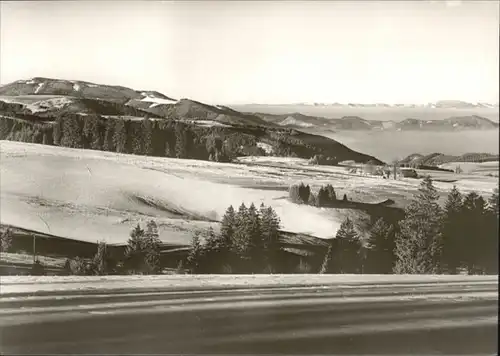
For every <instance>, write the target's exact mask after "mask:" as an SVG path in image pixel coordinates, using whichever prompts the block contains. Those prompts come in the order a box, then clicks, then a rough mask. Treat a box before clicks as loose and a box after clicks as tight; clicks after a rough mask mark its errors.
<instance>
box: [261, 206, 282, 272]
mask: <svg viewBox="0 0 500 356" xmlns="http://www.w3.org/2000/svg"><path fill="white" fill-rule="evenodd" d="M259 213H260V221H261V222H260V223H261V231H260V233H261V236H262V240H263V249H264V258H265V261H264V264H266V265H267V267H268V269H270V270H274V271H276V270H279V269H281V266H279V261H278V260H279V257H280V251H281V247H280V241H279V238H280V236H279V230H280V223H281V222H280V218H279V217H278V215H277V214H276V212H275V211H274V209H273V208H272V207H270V206H269V207H266V206H265V205H264V204H263V203H262V204H261V206H260V208H259Z"/></svg>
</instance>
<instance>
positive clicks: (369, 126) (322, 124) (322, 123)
mask: <svg viewBox="0 0 500 356" xmlns="http://www.w3.org/2000/svg"><path fill="white" fill-rule="evenodd" d="M253 114H254V115H256V116H259V117H261V118H262V119H263V120H266V121H267V122H271V123H274V124H276V125H279V126H284V127H293V128H302V129H307V128H310V129H312V128H318V129H320V128H321V129H330V130H338V131H342V130H356V131H409V130H412V131H457V130H492V129H498V127H499V124H498V123H496V122H493V121H491V120H490V119H487V118H485V117H481V116H478V115H466V116H456V117H449V118H447V119H444V120H420V119H411V118H409V119H405V120H402V121H392V120H389V121H381V120H365V119H363V118H361V117H359V116H343V117H341V118H338V119H336V118H325V117H318V116H310V115H304V114H301V113H293V114H283V115H278V114H263V113H253Z"/></svg>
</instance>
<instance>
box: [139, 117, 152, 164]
mask: <svg viewBox="0 0 500 356" xmlns="http://www.w3.org/2000/svg"><path fill="white" fill-rule="evenodd" d="M141 129H142V130H141V131H142V133H141V138H142V142H143V144H142V154H144V155H146V156H152V155H153V126H152V124H151V120H149V119H148V118H144V119H143V120H142V122H141Z"/></svg>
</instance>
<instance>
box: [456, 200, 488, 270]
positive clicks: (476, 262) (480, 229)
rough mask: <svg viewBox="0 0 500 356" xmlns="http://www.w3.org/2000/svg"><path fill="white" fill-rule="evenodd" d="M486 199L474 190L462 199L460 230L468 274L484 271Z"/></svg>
mask: <svg viewBox="0 0 500 356" xmlns="http://www.w3.org/2000/svg"><path fill="white" fill-rule="evenodd" d="M486 209H487V206H486V201H485V200H484V198H483V197H482V196H480V195H478V194H477V193H476V192H471V193H469V194H467V195H466V196H465V198H464V201H463V214H462V219H463V220H462V222H463V226H462V230H463V233H464V235H465V237H464V241H465V246H464V249H465V250H466V251H467V255H466V266H467V270H468V272H469V274H482V273H484V272H485V263H484V261H485V259H486V258H485V256H486V255H487V254H488V251H487V248H488V246H489V244H488V223H487V221H488V219H487V210H486Z"/></svg>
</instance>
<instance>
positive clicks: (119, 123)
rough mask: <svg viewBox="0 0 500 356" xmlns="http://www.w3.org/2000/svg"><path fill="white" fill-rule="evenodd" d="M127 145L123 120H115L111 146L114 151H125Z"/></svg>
mask: <svg viewBox="0 0 500 356" xmlns="http://www.w3.org/2000/svg"><path fill="white" fill-rule="evenodd" d="M126 145H127V132H126V129H125V121H124V120H123V119H118V120H115V130H114V133H113V146H114V147H115V150H116V152H118V153H125V148H126Z"/></svg>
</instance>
